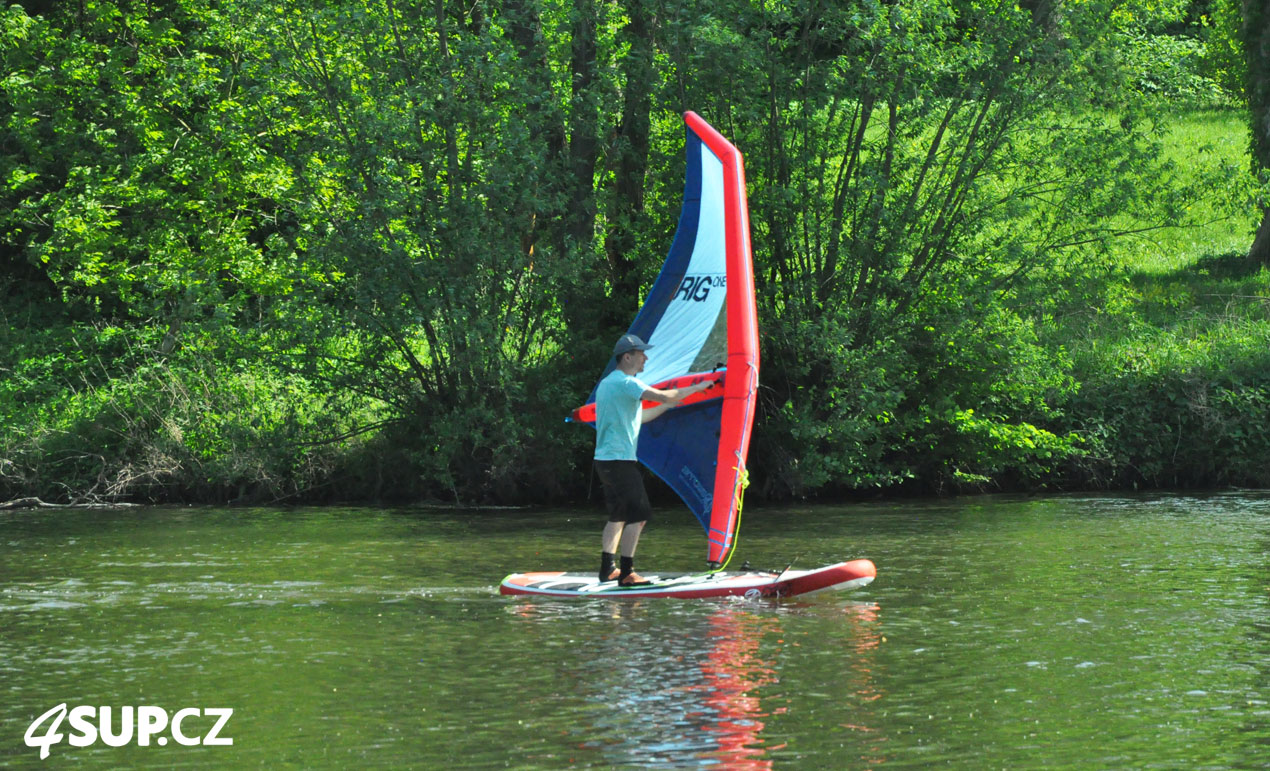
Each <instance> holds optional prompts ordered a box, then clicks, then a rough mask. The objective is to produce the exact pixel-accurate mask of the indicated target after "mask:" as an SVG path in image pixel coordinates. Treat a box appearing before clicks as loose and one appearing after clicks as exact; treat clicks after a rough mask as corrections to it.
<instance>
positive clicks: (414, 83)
mask: <svg viewBox="0 0 1270 771" xmlns="http://www.w3.org/2000/svg"><path fill="white" fill-rule="evenodd" d="M1112 6H1114V7H1112ZM1181 10H1182V4H1179V3H1157V2H1148V1H1147V0H1141V1H1138V0H1134V1H1133V2H1127V3H1114V4H1108V5H1106V6H1104V4H1103V3H1099V2H1091V3H1081V4H1068V5H1062V6H1060V5H1059V4H1054V3H1048V2H1027V3H1015V2H1013V0H1010V1H1009V2H999V1H998V0H915V1H913V2H903V3H873V2H848V3H841V4H838V5H832V6H831V7H825V6H824V4H821V3H813V2H808V1H805V0H790V1H789V2H784V3H777V4H775V5H773V4H770V3H765V4H756V3H753V2H749V1H748V0H725V2H723V3H719V2H711V3H708V4H707V3H702V2H698V0H684V2H680V3H665V2H660V1H653V0H621V1H620V2H616V3H609V4H598V3H595V2H593V1H592V0H583V1H581V2H577V3H570V4H563V5H561V4H544V3H539V2H537V1H536V0H501V2H500V1H498V0H490V2H478V3H466V4H455V3H448V2H440V3H434V2H429V3H421V2H412V1H410V0H392V1H390V2H374V3H371V2H349V3H338V4H329V3H318V2H301V3H288V4H278V3H273V2H267V1H266V0H233V1H232V2H212V1H211V0H166V1H165V2H159V3H150V4H146V5H145V6H144V7H142V6H137V5H135V4H129V3H115V2H105V1H103V0H85V1H84V2H81V3H77V4H48V5H46V6H39V7H37V6H32V7H31V8H30V9H26V8H24V7H22V6H17V5H10V6H8V7H7V8H6V9H5V11H4V12H3V13H4V17H3V18H4V27H3V33H2V34H3V49H0V64H2V65H3V73H2V77H0V116H3V118H2V120H3V121H4V125H3V131H4V135H3V141H2V142H0V233H2V234H3V235H2V236H0V267H2V269H3V274H0V281H2V282H3V283H0V291H3V293H4V296H5V298H6V299H7V300H8V301H9V302H8V305H7V307H6V314H7V315H6V317H5V321H6V324H5V330H4V334H5V336H6V340H7V341H8V343H9V344H8V345H7V347H6V348H5V351H4V352H3V354H2V355H0V358H2V359H3V362H2V363H0V366H3V368H4V369H3V371H2V372H0V416H2V417H3V418H4V426H3V428H0V483H2V484H3V485H4V487H3V492H4V493H5V494H8V495H17V494H22V493H32V492H33V493H38V494H41V495H47V496H51V497H57V498H62V499H69V498H75V497H82V496H99V497H108V498H120V497H128V498H144V499H147V500H231V499H254V500H264V499H280V498H287V499H295V498H306V499H329V498H349V497H374V498H389V497H401V498H412V497H432V498H441V499H449V500H458V501H476V500H484V501H504V502H506V501H516V500H553V499H559V498H562V497H567V496H576V495H578V494H579V492H580V491H581V490H582V489H584V486H585V482H586V474H585V473H584V472H583V471H582V469H584V468H585V467H586V465H587V456H588V452H589V445H590V436H589V434H588V433H587V431H586V430H585V429H581V428H579V427H576V426H573V427H569V426H565V425H564V424H563V422H562V418H563V416H564V415H566V414H567V413H568V411H569V409H570V408H571V407H573V406H575V405H576V404H577V403H578V402H579V401H580V400H582V399H583V398H585V395H586V394H587V392H588V391H589V389H590V387H591V385H592V383H593V380H594V378H595V376H596V375H597V374H598V372H599V371H600V369H601V368H602V366H603V363H604V361H605V358H606V357H607V353H608V350H609V346H610V345H611V340H612V339H614V337H615V336H616V335H617V334H618V333H619V332H620V331H621V330H622V329H624V327H625V325H626V324H627V323H628V322H629V320H630V319H631V317H632V315H633V313H634V310H635V308H636V307H637V305H638V300H639V297H640V293H641V291H643V288H645V287H647V286H648V284H649V283H650V281H651V279H652V277H653V276H654V275H655V273H656V271H657V269H658V267H659V265H660V263H661V261H662V259H663V257H664V254H665V252H666V249H667V247H668V245H669V241H670V237H671V234H672V233H673V230H674V225H675V219H676V217H677V214H678V207H679V196H680V192H681V189H682V173H683V158H682V152H683V151H682V142H683V128H682V123H681V122H680V119H679V115H680V113H681V112H682V111H683V110H684V109H694V110H696V111H698V112H700V113H701V114H703V115H704V116H705V117H706V118H707V119H708V120H710V121H711V122H712V123H714V124H715V125H716V126H717V127H718V128H719V129H720V130H721V131H722V132H723V133H724V134H726V135H727V136H729V137H730V138H731V139H733V141H735V143H736V144H737V145H738V146H739V147H740V148H741V149H742V150H743V151H744V152H745V153H746V169H747V176H748V179H749V192H750V203H751V224H752V231H753V241H754V246H755V267H756V272H757V274H758V285H759V294H760V296H759V306H760V317H761V327H762V346H763V355H764V361H765V362H766V365H765V369H764V375H763V384H764V385H763V394H762V400H761V405H760V410H759V426H758V427H757V430H756V444H755V448H754V457H753V460H752V463H751V465H752V466H754V468H755V478H756V480H757V481H759V482H760V483H761V484H760V489H761V490H763V491H765V492H766V494H768V495H770V496H773V497H782V496H803V495H813V494H818V493H826V492H834V493H840V492H846V491H851V490H858V489H874V488H882V487H894V486H897V485H908V486H910V487H914V488H917V489H922V490H952V489H982V488H987V487H992V486H1018V485H1023V486H1039V485H1043V484H1050V483H1053V482H1054V481H1055V480H1070V479H1072V478H1073V475H1075V474H1077V472H1074V471H1072V469H1073V468H1078V467H1080V464H1082V463H1085V464H1090V465H1088V468H1089V469H1092V470H1090V471H1089V472H1088V473H1087V474H1086V475H1085V477H1084V479H1085V481H1086V482H1087V483H1094V484H1113V483H1117V482H1118V481H1128V480H1129V479H1130V477H1129V476H1128V475H1126V474H1124V473H1122V472H1121V471H1120V469H1123V468H1128V467H1129V466H1130V465H1133V464H1136V465H1137V466H1139V467H1141V466H1142V463H1139V462H1138V461H1132V460H1122V458H1130V457H1131V455H1127V454H1125V453H1128V452H1129V450H1130V449H1132V448H1131V444H1132V443H1133V442H1135V441H1137V440H1138V439H1141V440H1142V441H1144V442H1145V441H1155V440H1156V438H1155V437H1149V436H1148V434H1150V433H1151V432H1150V431H1148V428H1147V425H1148V424H1149V425H1154V422H1153V421H1155V420H1156V418H1151V419H1150V420H1149V421H1148V423H1147V424H1142V425H1141V426H1138V424H1135V423H1133V422H1132V421H1131V420H1130V419H1129V418H1128V417H1127V416H1125V415H1122V414H1121V413H1119V412H1117V411H1116V410H1114V409H1112V407H1111V405H1112V404H1113V403H1115V398H1114V397H1113V394H1114V388H1115V386H1114V384H1113V381H1114V380H1115V379H1116V378H1117V377H1119V376H1120V375H1123V376H1124V377H1129V376H1130V374H1131V373H1128V372H1124V373H1120V375H1117V374H1116V372H1117V370H1115V369H1110V370H1106V371H1104V370H1103V369H1101V368H1099V367H1092V368H1088V369H1081V364H1080V363H1079V362H1077V363H1073V362H1074V360H1073V359H1072V358H1071V357H1069V355H1068V353H1067V352H1066V351H1065V350H1064V348H1063V347H1062V346H1061V345H1057V344H1055V343H1054V341H1053V340H1052V339H1051V337H1050V336H1047V335H1046V334H1045V330H1046V329H1047V328H1048V327H1050V326H1052V324H1053V319H1054V316H1055V314H1061V313H1063V312H1065V311H1064V309H1065V308H1069V307H1072V306H1073V305H1079V304H1080V303H1081V302H1083V301H1084V295H1085V294H1088V293H1090V292H1095V293H1096V292H1097V291H1101V290H1100V289H1099V288H1098V287H1100V286H1101V285H1102V282H1104V281H1105V280H1106V278H1107V276H1108V272H1107V268H1108V266H1109V265H1110V264H1112V263H1113V262H1114V245H1115V243H1116V239H1117V238H1119V237H1121V236H1124V235H1125V234H1127V233H1135V232H1144V231H1148V230H1150V229H1152V228H1156V227H1159V226H1162V225H1171V226H1184V225H1186V224H1188V223H1190V222H1193V221H1196V220H1202V219H1205V218H1206V217H1207V214H1208V213H1207V212H1203V211H1201V209H1202V208H1203V207H1202V206H1200V207H1198V208H1197V207H1195V206H1194V204H1196V202H1198V201H1200V200H1202V196H1203V195H1205V194H1206V191H1207V190H1209V189H1210V188H1206V187H1205V186H1206V185H1208V186H1210V187H1211V185H1212V176H1211V175H1207V174H1205V173H1191V174H1188V175H1185V176H1184V178H1181V177H1179V176H1178V175H1177V174H1176V171H1177V169H1176V165H1175V162H1174V161H1172V160H1170V158H1169V156H1168V153H1166V152H1165V150H1166V148H1165V147H1164V146H1163V142H1162V140H1161V137H1160V135H1159V131H1158V128H1159V125H1160V123H1159V118H1160V114H1161V109H1162V108H1163V107H1165V106H1167V102H1166V101H1164V100H1163V99H1162V98H1161V95H1166V96H1176V95H1178V94H1183V93H1184V92H1185V93H1189V92H1187V89H1190V90H1191V91H1194V90H1195V89H1197V88H1199V87H1200V85H1202V82H1207V81H1204V80H1203V78H1204V77H1206V76H1202V75H1199V74H1195V73H1196V72H1197V69H1196V68H1198V67H1199V65H1198V64H1195V62H1194V61H1193V60H1194V59H1195V57H1196V56H1197V55H1198V54H1197V52H1196V50H1195V45H1197V44H1193V43H1188V42H1186V41H1184V40H1181V39H1180V38H1166V37H1161V36H1162V35H1164V32H1163V31H1162V30H1163V27H1164V26H1166V25H1167V24H1169V23H1172V22H1175V21H1176V20H1177V19H1178V18H1180V13H1181ZM1178 63H1181V64H1184V65H1185V67H1183V68H1182V69H1177V68H1176V67H1173V66H1171V65H1176V64H1178ZM1178 73H1182V74H1178ZM1183 75H1185V77H1183ZM1192 75H1193V76H1194V77H1192ZM1197 84H1200V85H1197ZM1223 168H1224V167H1223ZM1192 171H1194V170H1192ZM1087 287H1094V289H1087ZM1081 361H1083V362H1085V363H1086V364H1088V362H1090V361H1093V359H1089V358H1086V359H1082V360H1081ZM1162 371H1163V370H1162ZM1211 376H1212V377H1213V378H1215V380H1214V381H1213V382H1218V380H1219V378H1218V374H1217V373H1216V371H1214V372H1212V373H1211ZM1104 377H1105V378H1107V379H1106V380H1104V379H1102V378H1104ZM1161 377H1163V376H1161ZM1086 380H1087V381H1088V383H1085V382H1084V381H1086ZM1165 380H1167V378H1165ZM1161 382H1162V381H1161ZM1144 387H1145V386H1144ZM1210 390H1211V389H1210ZM1227 390H1228V391H1230V393H1231V394H1235V393H1238V394H1239V395H1238V396H1224V395H1222V394H1226V393H1227V391H1221V392H1220V393H1219V392H1218V391H1217V390H1212V391H1211V393H1208V396H1209V397H1211V400H1210V401H1212V403H1220V404H1221V405H1223V406H1221V408H1220V410H1219V412H1218V413H1210V417H1211V416H1212V415H1218V414H1220V415H1221V416H1227V415H1233V414H1234V413H1231V412H1230V410H1234V409H1236V408H1237V406H1238V405H1242V407H1240V408H1243V409H1247V410H1251V411H1253V412H1255V410H1256V409H1257V407H1256V405H1257V402H1256V400H1255V399H1253V398H1252V396H1248V395H1247V394H1245V393H1244V392H1243V391H1237V390H1230V389H1227ZM1206 393H1207V392H1206ZM1245 397H1247V398H1245ZM1232 399H1233V400H1234V401H1231V400H1232ZM1213 400H1215V401H1213ZM1188 404H1190V402H1188ZM1197 414H1198V413H1197ZM1196 419H1197V420H1198V419H1199V418H1196ZM1212 419H1213V420H1217V418H1212ZM1221 419H1222V420H1227V418H1226V417H1222V418H1221ZM1229 419H1233V417H1232V418H1229ZM1134 437H1136V438H1134ZM1248 448H1249V450H1250V451H1252V450H1256V449H1257V448H1256V447H1254V446H1252V445H1248ZM1231 451H1232V452H1233V451H1234V450H1233V449H1232V450H1231ZM1132 457H1136V456H1132ZM1251 462H1252V461H1251V460H1250V461H1249V463H1251ZM1166 476H1167V474H1164V473H1163V472H1159V473H1157V472H1152V473H1151V474H1144V475H1143V476H1142V478H1143V480H1144V481H1145V480H1160V481H1161V482H1163V481H1164V480H1165V477H1166ZM1192 478H1193V479H1194V480H1197V481H1198V480H1201V479H1213V480H1215V481H1217V477H1214V476H1213V475H1211V474H1208V473H1207V472H1200V471H1199V470H1196V473H1195V474H1194V475H1193V477H1192ZM1232 478H1233V477H1232Z"/></svg>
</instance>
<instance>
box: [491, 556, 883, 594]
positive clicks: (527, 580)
mask: <svg viewBox="0 0 1270 771" xmlns="http://www.w3.org/2000/svg"><path fill="white" fill-rule="evenodd" d="M876 575H877V569H876V568H875V567H874V566H873V563H872V562H870V561H869V560H863V559H861V560H852V561H850V562H839V563H836V564H833V565H826V566H825V567H821V568H815V569H813V570H785V571H782V572H779V573H777V572H772V571H761V570H746V571H733V572H719V573H657V574H645V575H644V578H646V579H647V580H648V582H649V583H647V584H645V585H642V586H619V585H618V583H617V582H616V581H600V580H599V578H598V577H597V576H596V575H595V574H594V573H566V572H539V573H513V574H511V575H510V576H508V577H506V578H504V579H503V583H502V585H501V586H500V587H499V592H500V593H501V594H520V595H535V596H540V597H605V598H610V599H635V598H638V597H678V598H683V599H702V598H709V597H793V596H796V595H800V594H811V593H812V592H819V591H824V590H826V589H835V590H849V589H858V588H860V587H862V586H867V585H868V584H870V583H871V582H872V581H873V578H874V577H875V576H876Z"/></svg>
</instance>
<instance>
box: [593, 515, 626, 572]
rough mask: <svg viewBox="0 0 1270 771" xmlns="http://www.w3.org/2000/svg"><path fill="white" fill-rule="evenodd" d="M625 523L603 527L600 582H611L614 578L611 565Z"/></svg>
mask: <svg viewBox="0 0 1270 771" xmlns="http://www.w3.org/2000/svg"><path fill="white" fill-rule="evenodd" d="M625 524H626V523H625V522H610V523H608V524H607V525H605V526H604V535H603V537H601V539H600V542H601V543H600V574H599V577H600V580H601V581H612V580H613V579H614V578H616V576H614V575H613V571H614V569H615V568H616V566H615V565H614V564H613V563H614V561H615V560H616V558H617V549H618V543H619V541H620V539H621V537H622V530H623V527H622V526H623V525H625Z"/></svg>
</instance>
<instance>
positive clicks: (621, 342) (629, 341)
mask: <svg viewBox="0 0 1270 771" xmlns="http://www.w3.org/2000/svg"><path fill="white" fill-rule="evenodd" d="M649 348H652V346H651V345H649V344H648V343H646V342H644V341H643V340H640V339H639V337H637V336H636V335H631V334H626V335H622V336H621V337H619V338H618V339H617V345H615V346H613V356H614V357H617V356H621V355H622V354H624V353H627V352H628V351H647V350H648V349H649Z"/></svg>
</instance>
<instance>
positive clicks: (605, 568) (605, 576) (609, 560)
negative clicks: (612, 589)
mask: <svg viewBox="0 0 1270 771" xmlns="http://www.w3.org/2000/svg"><path fill="white" fill-rule="evenodd" d="M616 556H617V555H616V554H613V553H611V552H607V551H602V552H600V580H601V581H607V580H609V573H612V572H613V558H614V557H616Z"/></svg>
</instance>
